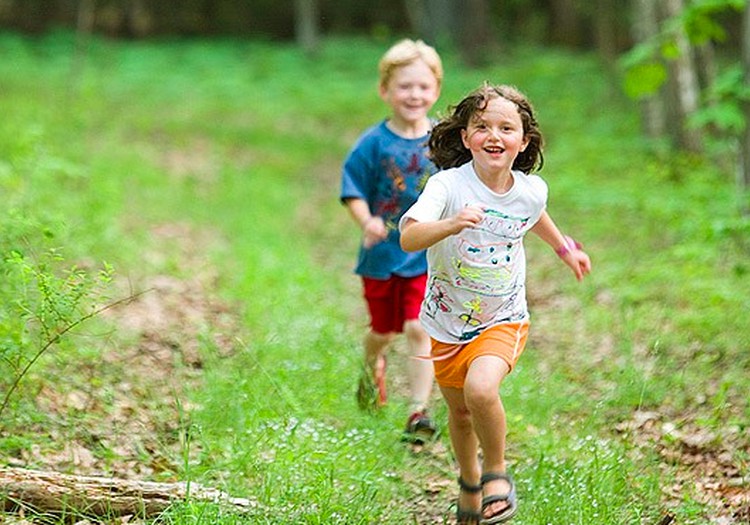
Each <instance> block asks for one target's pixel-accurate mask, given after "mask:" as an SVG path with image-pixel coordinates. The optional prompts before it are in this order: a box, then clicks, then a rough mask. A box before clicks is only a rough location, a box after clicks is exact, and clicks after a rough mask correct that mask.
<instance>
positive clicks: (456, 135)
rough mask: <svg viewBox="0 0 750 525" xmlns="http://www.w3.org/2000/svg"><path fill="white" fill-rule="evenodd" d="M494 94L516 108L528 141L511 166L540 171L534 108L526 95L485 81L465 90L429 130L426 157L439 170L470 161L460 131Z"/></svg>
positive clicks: (541, 163)
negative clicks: (444, 115)
mask: <svg viewBox="0 0 750 525" xmlns="http://www.w3.org/2000/svg"><path fill="white" fill-rule="evenodd" d="M497 97H502V98H504V99H506V100H509V101H511V102H513V103H514V104H515V105H516V107H517V108H518V113H519V114H520V115H521V122H522V123H523V134H524V137H526V139H528V141H529V143H528V145H527V146H526V149H525V150H524V151H522V152H520V153H519V154H518V156H517V157H516V160H515V161H514V162H513V169H516V170H520V171H523V172H524V173H530V172H531V171H533V170H536V171H538V170H541V169H542V166H543V165H544V156H543V155H542V142H543V141H542V133H541V131H540V130H539V125H538V123H537V121H536V117H534V109H533V108H532V106H531V103H530V102H529V100H528V99H527V98H526V96H525V95H524V94H523V93H521V92H520V91H518V90H517V89H516V88H514V87H512V86H505V85H500V86H493V85H490V84H488V83H485V84H483V85H482V87H480V88H479V89H476V90H474V91H472V92H471V93H469V94H468V95H467V96H466V97H465V98H464V99H463V100H462V101H461V102H459V103H458V104H457V105H456V106H452V107H451V108H450V110H451V112H452V113H451V115H450V116H448V117H446V118H443V119H442V120H441V121H440V122H438V123H437V124H436V125H435V127H434V128H433V129H432V132H431V133H430V140H429V143H428V145H429V149H430V153H429V155H430V158H431V159H432V161H433V162H434V163H435V165H436V166H437V167H438V168H440V169H446V168H456V167H458V166H461V165H463V164H466V163H467V162H469V161H470V160H471V152H470V151H469V150H468V149H467V148H466V147H465V146H464V143H463V141H462V140H461V130H462V129H466V128H467V126H468V125H469V122H471V119H472V118H473V117H474V116H475V115H476V114H477V113H481V112H483V111H484V110H485V109H486V108H487V103H488V102H489V101H490V100H491V99H493V98H497Z"/></svg>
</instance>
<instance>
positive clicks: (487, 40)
mask: <svg viewBox="0 0 750 525" xmlns="http://www.w3.org/2000/svg"><path fill="white" fill-rule="evenodd" d="M456 28H457V29H458V34H457V35H456V37H457V38H456V40H457V42H458V46H459V50H460V52H461V57H462V58H463V60H464V62H465V63H466V64H467V65H469V66H482V65H485V64H486V62H487V59H488V58H489V55H490V53H493V52H494V51H495V49H494V45H495V42H494V41H493V36H492V28H491V27H490V6H489V4H488V0H467V1H466V3H465V4H464V7H463V12H462V13H461V15H460V16H459V23H457V24H456Z"/></svg>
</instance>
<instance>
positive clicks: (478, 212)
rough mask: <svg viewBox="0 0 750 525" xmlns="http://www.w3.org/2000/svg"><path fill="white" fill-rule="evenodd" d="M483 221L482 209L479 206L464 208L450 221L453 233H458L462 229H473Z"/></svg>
mask: <svg viewBox="0 0 750 525" xmlns="http://www.w3.org/2000/svg"><path fill="white" fill-rule="evenodd" d="M482 219H484V209H482V208H480V207H479V206H466V207H465V208H463V209H462V210H461V211H459V212H458V213H457V214H456V215H454V216H453V218H452V219H451V222H452V226H453V233H454V234H456V233H459V232H461V231H462V230H463V229H464V228H474V227H476V226H477V225H478V224H479V223H480V222H482Z"/></svg>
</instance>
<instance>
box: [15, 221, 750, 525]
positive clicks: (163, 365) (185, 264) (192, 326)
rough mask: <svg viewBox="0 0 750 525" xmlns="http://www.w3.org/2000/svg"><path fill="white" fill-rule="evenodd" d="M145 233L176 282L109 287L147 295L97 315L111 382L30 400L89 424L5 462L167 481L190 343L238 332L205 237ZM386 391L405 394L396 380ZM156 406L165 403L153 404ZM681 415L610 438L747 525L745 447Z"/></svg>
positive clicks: (424, 457) (174, 461)
mask: <svg viewBox="0 0 750 525" xmlns="http://www.w3.org/2000/svg"><path fill="white" fill-rule="evenodd" d="M151 233H152V235H153V238H154V242H153V245H154V246H157V247H159V251H158V252H153V253H148V254H146V257H147V258H148V259H149V260H150V264H149V265H147V267H159V266H162V264H161V262H163V259H165V258H169V257H174V258H176V259H177V260H179V261H181V264H182V271H181V272H180V273H181V274H182V275H183V276H182V277H175V276H173V275H167V274H166V273H164V274H161V273H157V274H154V275H141V276H138V277H137V278H135V282H132V283H125V282H122V283H121V284H120V286H121V287H122V289H123V293H125V292H127V291H128V290H136V291H142V290H147V292H146V293H144V294H143V295H141V296H139V297H138V298H137V299H135V300H134V301H132V302H131V303H129V304H127V305H125V306H122V307H119V308H117V309H115V310H112V311H108V312H107V313H106V317H107V318H108V320H109V321H111V322H112V323H113V324H115V325H116V326H117V327H118V332H119V334H120V335H118V338H120V337H121V336H123V335H124V339H123V340H125V341H126V342H127V344H125V345H123V346H119V347H117V348H113V349H110V350H108V351H107V353H106V354H105V355H104V358H103V362H102V363H101V366H100V369H99V370H95V371H92V376H94V375H96V373H97V372H99V373H101V374H103V375H104V376H107V377H109V378H113V377H117V380H113V381H112V383H111V384H112V385H113V386H112V388H111V389H102V388H88V387H82V388H80V389H76V390H72V391H66V392H60V391H58V390H56V388H55V386H54V385H48V386H46V387H45V388H44V389H43V390H42V391H41V392H40V393H39V395H38V397H37V402H38V404H39V406H40V407H41V408H43V409H44V410H45V411H47V412H48V413H50V414H52V415H53V416H54V415H58V416H59V417H61V418H62V417H65V414H67V413H69V411H71V410H74V411H75V410H77V411H80V412H85V413H87V414H88V415H89V416H90V417H87V418H86V421H87V426H86V427H85V428H81V429H80V430H79V431H78V432H77V433H76V434H75V437H74V439H60V438H62V436H55V435H52V436H50V437H51V440H52V441H53V442H54V443H55V446H56V447H57V448H54V447H53V449H50V450H41V449H39V448H32V449H31V450H28V451H24V452H23V453H22V454H21V455H20V456H19V457H17V458H11V461H10V463H11V464H12V465H15V466H33V467H34V468H47V469H51V470H57V471H62V472H72V473H76V474H82V475H108V476H115V477H121V478H125V479H149V478H150V479H154V478H156V479H160V480H174V478H175V473H176V472H179V463H180V462H181V461H183V458H182V452H183V444H182V441H181V440H182V438H183V437H184V431H185V429H186V428H187V426H188V425H189V422H188V421H186V420H185V417H186V416H185V414H186V413H188V412H189V411H190V408H191V407H189V406H185V401H184V399H185V396H184V395H183V393H184V392H185V391H186V390H187V389H195V388H198V386H199V385H200V382H201V366H202V357H201V355H200V348H199V343H198V341H199V340H200V339H202V338H203V339H204V340H205V339H206V338H209V339H210V340H211V342H212V345H213V346H214V347H215V349H216V350H217V351H218V352H219V353H224V354H231V353H232V352H233V343H232V341H233V337H234V335H235V334H237V333H239V332H240V331H241V326H240V322H239V315H238V314H237V312H236V310H235V308H233V306H232V305H229V304H226V303H224V302H223V301H221V300H219V299H218V294H217V290H216V284H217V276H216V274H215V272H214V270H213V269H212V268H211V266H210V264H209V263H208V261H206V260H205V259H204V258H203V255H202V254H203V253H205V250H204V246H205V243H206V242H207V239H208V238H209V237H210V238H215V235H209V234H208V233H207V232H202V231H199V230H196V229H194V228H191V227H189V226H187V225H184V224H165V225H161V226H158V227H155V228H153V229H152V231H151ZM553 296H554V294H551V292H550V290H544V289H541V290H539V291H538V295H537V296H536V297H532V298H531V299H532V301H535V302H536V304H535V308H536V310H537V312H539V317H540V318H543V317H544V313H545V308H547V309H549V311H550V312H551V311H552V310H553V309H555V308H557V307H559V304H557V303H556V302H555V301H554V300H550V297H553ZM542 344H543V342H542ZM395 387H396V388H397V389H404V388H405V386H404V385H403V383H398V382H396V384H395ZM165 399H166V400H171V401H170V402H168V403H164V402H163V401H159V400H165ZM686 417H687V415H686V414H669V413H666V411H665V412H664V413H659V412H638V413H635V414H633V418H632V419H631V420H630V421H627V422H625V423H622V424H621V425H619V426H618V428H617V431H618V432H619V433H621V434H622V436H623V438H624V439H631V440H633V441H634V442H635V443H636V444H637V445H638V446H640V447H643V448H644V449H646V448H649V449H654V448H656V450H658V451H659V453H660V454H661V455H662V457H663V458H664V462H665V465H677V466H678V469H677V471H678V475H677V478H676V479H675V481H674V483H673V484H672V485H670V486H666V487H664V488H663V491H664V499H665V501H666V502H667V505H669V502H677V501H679V500H680V499H681V497H682V494H683V492H684V490H685V489H686V488H690V489H691V492H692V489H693V488H695V489H698V490H697V491H698V493H699V494H701V495H702V498H703V501H704V503H706V504H707V505H709V507H711V508H713V509H715V512H716V517H715V518H714V519H713V521H711V523H714V524H720V525H730V524H742V523H748V522H750V492H749V491H748V488H747V483H746V480H743V479H742V478H741V475H740V472H741V470H740V468H739V465H738V463H737V461H738V459H737V458H740V457H745V458H747V457H748V456H749V455H750V451H749V450H748V449H747V444H746V443H747V440H746V439H743V438H742V436H740V435H736V434H734V433H733V432H734V431H728V432H727V433H726V435H723V436H716V435H712V434H708V433H706V432H704V431H701V428H700V426H698V425H697V424H695V423H693V422H690V421H685V420H683V421H679V418H686ZM675 422H679V425H677V424H676V423H675ZM678 428H679V430H678ZM102 450H106V451H108V453H107V454H102V453H101V451H102ZM193 452H194V453H197V450H195V449H193ZM415 452H416V453H418V454H419V461H422V462H424V463H425V464H430V463H432V464H434V467H435V468H434V469H433V470H434V472H435V474H434V475H430V476H429V477H428V479H410V476H416V475H415V474H409V473H404V482H405V483H406V484H408V485H409V486H414V487H421V488H416V489H415V490H414V493H413V496H412V497H411V498H410V501H409V502H408V504H409V506H410V507H411V509H412V513H413V515H414V518H415V523H419V524H434V523H444V520H445V518H446V509H447V502H449V501H451V500H453V499H454V498H455V497H456V495H457V489H456V487H455V486H454V485H455V483H454V480H453V478H452V477H446V476H445V475H443V472H445V470H446V465H448V466H449V459H448V458H449V456H448V451H447V450H445V449H444V448H443V447H442V445H440V444H436V445H433V447H431V448H428V449H425V450H419V451H415ZM103 458H106V459H103ZM131 523H132V521H131Z"/></svg>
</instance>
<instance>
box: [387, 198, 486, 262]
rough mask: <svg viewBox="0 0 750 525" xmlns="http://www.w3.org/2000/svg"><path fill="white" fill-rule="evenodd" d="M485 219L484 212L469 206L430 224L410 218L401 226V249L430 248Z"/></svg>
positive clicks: (409, 250) (416, 249) (410, 250)
mask: <svg viewBox="0 0 750 525" xmlns="http://www.w3.org/2000/svg"><path fill="white" fill-rule="evenodd" d="M482 217H484V210H482V209H481V208H478V207H476V206H467V207H466V208H464V209H462V210H461V211H460V212H458V213H457V214H456V215H454V216H453V217H448V218H447V219H440V220H437V221H430V222H419V221H416V220H414V219H412V218H410V217H407V218H406V219H405V220H404V223H403V224H402V226H401V248H403V249H404V251H407V252H416V251H419V250H424V249H426V248H429V247H430V246H432V245H433V244H436V243H438V242H440V241H442V240H443V239H445V238H446V237H450V236H451V235H455V234H457V233H458V232H460V231H461V230H463V229H464V228H473V227H474V226H476V225H477V224H479V223H480V222H482Z"/></svg>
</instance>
